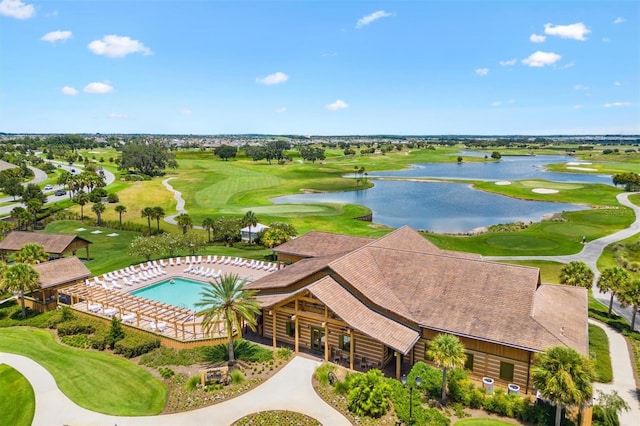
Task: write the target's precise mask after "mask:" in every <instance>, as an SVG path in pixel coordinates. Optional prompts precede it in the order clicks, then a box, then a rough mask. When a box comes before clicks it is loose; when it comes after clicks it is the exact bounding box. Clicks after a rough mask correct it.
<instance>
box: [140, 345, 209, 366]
mask: <svg viewBox="0 0 640 426" xmlns="http://www.w3.org/2000/svg"><path fill="white" fill-rule="evenodd" d="M202 352H203V350H202V348H194V349H180V350H176V349H172V348H167V347H165V346H160V347H159V348H156V349H154V350H152V351H151V352H149V353H146V354H144V355H142V357H141V358H140V364H142V365H147V366H149V367H159V366H162V365H193V364H197V363H200V362H204V357H203V355H202Z"/></svg>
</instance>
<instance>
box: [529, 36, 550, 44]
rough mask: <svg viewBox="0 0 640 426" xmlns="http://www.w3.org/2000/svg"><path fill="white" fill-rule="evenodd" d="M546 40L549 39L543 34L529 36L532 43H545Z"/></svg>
mask: <svg viewBox="0 0 640 426" xmlns="http://www.w3.org/2000/svg"><path fill="white" fill-rule="evenodd" d="M546 39H547V36H543V35H541V34H531V35H530V36H529V41H530V42H531V43H544V41H545V40H546Z"/></svg>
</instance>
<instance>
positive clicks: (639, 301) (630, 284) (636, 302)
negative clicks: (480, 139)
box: [618, 280, 640, 331]
mask: <svg viewBox="0 0 640 426" xmlns="http://www.w3.org/2000/svg"><path fill="white" fill-rule="evenodd" d="M618 299H620V303H622V306H624V307H627V306H631V307H632V310H633V315H632V316H631V331H635V324H636V315H637V314H638V307H640V280H633V281H631V280H628V281H627V284H626V285H625V286H624V287H623V288H622V289H620V290H619V291H618Z"/></svg>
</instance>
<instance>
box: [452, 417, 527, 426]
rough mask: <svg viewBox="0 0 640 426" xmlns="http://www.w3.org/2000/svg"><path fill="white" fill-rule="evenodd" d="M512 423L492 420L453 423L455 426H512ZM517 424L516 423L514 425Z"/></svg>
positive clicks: (469, 420)
mask: <svg viewBox="0 0 640 426" xmlns="http://www.w3.org/2000/svg"><path fill="white" fill-rule="evenodd" d="M513 424H514V423H509V422H503V421H500V420H493V419H465V420H460V421H457V422H456V423H455V426H504V425H513ZM515 424H518V423H515Z"/></svg>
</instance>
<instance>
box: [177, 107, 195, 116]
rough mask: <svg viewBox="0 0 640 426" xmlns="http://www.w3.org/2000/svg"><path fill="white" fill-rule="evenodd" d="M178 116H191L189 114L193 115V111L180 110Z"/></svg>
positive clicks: (187, 109)
mask: <svg viewBox="0 0 640 426" xmlns="http://www.w3.org/2000/svg"><path fill="white" fill-rule="evenodd" d="M180 114H182V115H191V114H193V111H191V110H190V109H189V108H182V109H181V110H180Z"/></svg>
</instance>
